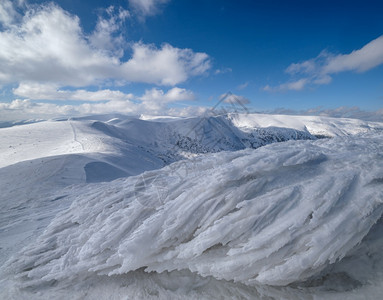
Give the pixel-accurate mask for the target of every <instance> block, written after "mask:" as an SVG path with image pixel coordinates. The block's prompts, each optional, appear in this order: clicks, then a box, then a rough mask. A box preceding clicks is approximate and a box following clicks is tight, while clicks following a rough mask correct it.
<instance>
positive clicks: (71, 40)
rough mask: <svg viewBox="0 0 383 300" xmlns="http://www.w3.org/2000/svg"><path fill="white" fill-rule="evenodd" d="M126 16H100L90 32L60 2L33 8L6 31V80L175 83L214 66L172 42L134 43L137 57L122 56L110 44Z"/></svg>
mask: <svg viewBox="0 0 383 300" xmlns="http://www.w3.org/2000/svg"><path fill="white" fill-rule="evenodd" d="M126 17H127V12H126V11H121V10H119V11H118V17H116V16H113V14H112V12H110V13H109V19H102V18H101V19H99V22H98V25H97V27H96V30H95V32H94V33H93V34H92V35H91V36H89V37H87V36H85V35H84V33H83V31H82V28H81V27H80V20H79V18H78V17H77V16H73V15H71V14H69V13H68V12H66V11H64V10H63V9H62V8H60V7H58V6H57V5H55V4H52V3H51V4H46V5H43V6H39V7H37V8H36V9H33V10H29V11H28V12H27V13H26V14H25V15H24V17H23V19H22V21H21V22H19V23H17V24H16V25H12V26H11V27H9V28H7V29H6V30H4V31H1V32H0V65H1V69H0V84H9V83H20V82H43V83H53V84H57V85H59V86H74V87H81V86H87V85H91V84H100V83H103V82H105V81H106V80H125V81H130V82H145V83H152V84H159V85H175V84H178V83H180V82H183V81H186V80H187V79H189V78H190V77H192V76H196V75H201V74H203V73H205V71H206V70H207V69H209V68H210V61H209V57H208V55H207V54H205V53H195V52H193V51H192V50H190V49H179V48H175V47H172V46H171V45H169V44H164V45H162V47H161V48H157V47H155V46H153V45H145V44H143V43H133V46H132V47H133V48H132V49H133V56H132V57H131V58H130V59H128V60H127V61H122V60H121V59H120V58H121V56H122V53H123V49H122V48H119V49H111V48H109V49H108V46H107V44H108V41H110V40H111V39H112V37H113V34H115V33H116V31H117V26H118V23H119V22H120V21H121V20H122V19H125V18H126ZM115 38H117V39H118V38H119V36H118V35H117V36H115ZM114 41H116V40H114ZM115 45H118V43H115ZM105 50H108V51H105ZM109 50H113V51H109Z"/></svg>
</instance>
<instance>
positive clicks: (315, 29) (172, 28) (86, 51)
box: [0, 0, 383, 118]
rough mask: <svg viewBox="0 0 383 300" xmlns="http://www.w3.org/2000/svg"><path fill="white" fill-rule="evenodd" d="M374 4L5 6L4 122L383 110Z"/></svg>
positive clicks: (129, 1)
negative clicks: (231, 101)
mask: <svg viewBox="0 0 383 300" xmlns="http://www.w3.org/2000/svg"><path fill="white" fill-rule="evenodd" d="M380 2H381V1H351V2H350V1H321V2H316V1H273V0H269V1H266V0H263V1H250V0H238V1H233V0H232V1H229V0H220V1H218V0H217V1H216V0H204V1H203V0H178V1H177V0H116V1H102V0H93V1H91V0H83V1H75V0H58V1H54V2H46V1H41V0H39V1H33V0H28V1H27V0H16V1H9V0H2V1H1V2H0V30H1V32H0V65H1V66H2V68H1V70H0V118H6V117H9V116H11V115H12V116H14V117H15V118H16V117H17V116H19V118H22V117H23V118H25V117H28V116H30V117H36V116H39V115H41V116H44V115H46V116H48V115H53V114H57V115H67V114H87V113H109V112H122V113H130V114H139V113H148V114H181V115H190V114H196V113H200V112H202V111H203V110H204V108H208V107H211V106H213V105H214V104H215V103H216V102H218V101H219V99H220V97H222V95H224V94H225V93H227V92H228V91H230V92H232V93H233V94H234V95H236V96H237V99H240V100H241V101H243V103H246V106H247V107H248V108H249V110H252V111H273V110H281V109H283V110H285V111H297V112H302V111H307V110H310V109H315V110H316V111H318V110H319V108H320V110H321V111H324V110H327V111H332V110H336V111H339V107H343V110H345V111H348V110H349V109H350V108H351V107H354V108H353V110H355V109H356V108H355V107H358V108H359V109H360V110H364V111H380V112H382V111H383V18H382V13H383V4H381V3H380ZM382 114H383V113H382Z"/></svg>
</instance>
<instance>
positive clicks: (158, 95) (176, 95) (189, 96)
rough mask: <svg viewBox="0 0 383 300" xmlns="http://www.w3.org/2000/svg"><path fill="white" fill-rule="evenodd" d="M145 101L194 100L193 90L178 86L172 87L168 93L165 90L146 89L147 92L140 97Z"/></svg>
mask: <svg viewBox="0 0 383 300" xmlns="http://www.w3.org/2000/svg"><path fill="white" fill-rule="evenodd" d="M139 99H140V100H141V101H144V102H157V103H170V102H176V101H190V100H194V99H195V97H194V94H193V92H191V91H189V90H186V89H181V88H178V87H175V88H172V89H170V90H169V91H167V92H166V93H165V92H164V91H163V90H160V89H156V88H153V89H151V90H146V91H145V94H144V95H143V96H142V97H140V98H139Z"/></svg>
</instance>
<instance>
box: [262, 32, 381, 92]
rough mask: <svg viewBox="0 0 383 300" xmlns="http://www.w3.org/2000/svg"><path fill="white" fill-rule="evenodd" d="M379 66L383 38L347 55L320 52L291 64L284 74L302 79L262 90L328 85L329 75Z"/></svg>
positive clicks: (267, 86) (330, 78)
mask: <svg viewBox="0 0 383 300" xmlns="http://www.w3.org/2000/svg"><path fill="white" fill-rule="evenodd" d="M381 64H383V36H380V37H378V38H377V39H375V40H373V41H371V42H369V43H368V44H366V45H365V46H363V47H362V48H361V49H358V50H354V51H352V52H351V53H349V54H338V55H334V54H331V53H329V52H327V51H322V52H321V53H320V54H319V55H318V56H317V57H315V58H312V59H309V60H307V61H304V62H300V63H293V64H291V65H290V66H289V67H288V68H287V69H286V73H288V74H290V75H293V76H303V78H300V79H298V80H295V81H292V82H288V83H284V84H281V85H280V86H278V87H274V88H272V87H270V86H269V85H266V86H265V87H264V88H263V90H265V91H275V90H296V91H298V90H302V89H303V88H304V87H305V86H307V85H309V84H315V85H323V84H329V83H330V82H331V81H332V77H331V75H333V74H336V73H340V72H347V71H355V72H366V71H368V70H371V69H372V68H375V67H377V66H379V65H381Z"/></svg>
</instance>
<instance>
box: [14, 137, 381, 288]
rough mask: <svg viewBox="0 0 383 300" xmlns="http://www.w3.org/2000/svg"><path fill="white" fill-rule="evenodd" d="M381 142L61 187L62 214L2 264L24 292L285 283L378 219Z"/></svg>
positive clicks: (257, 153)
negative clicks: (192, 281) (150, 284)
mask: <svg viewBox="0 0 383 300" xmlns="http://www.w3.org/2000/svg"><path fill="white" fill-rule="evenodd" d="M382 145H383V137H382V136H378V135H366V136H364V137H362V136H358V137H336V138H333V139H325V140H316V141H293V142H285V143H277V144H272V145H269V146H265V147H261V148H258V149H256V150H254V149H247V150H243V151H238V152H221V153H215V154H209V155H206V156H203V157H198V158H196V159H194V160H189V161H180V162H176V163H174V164H171V165H169V166H167V167H165V168H163V169H161V170H155V171H150V172H145V173H143V174H141V175H140V176H135V177H129V178H125V179H118V180H116V181H112V182H109V183H102V184H97V185H94V184H90V185H87V186H86V187H82V188H78V189H75V188H73V189H72V190H71V193H72V196H69V197H73V198H75V200H74V202H73V203H72V205H71V207H70V208H69V209H67V210H66V211H64V212H62V213H60V214H59V215H58V216H57V217H56V218H55V219H54V220H53V221H52V223H51V224H50V225H49V226H48V227H47V229H46V230H45V232H44V233H43V234H42V235H41V236H40V237H39V238H38V239H37V240H36V241H35V242H34V243H33V244H32V245H30V246H28V247H27V248H26V249H23V250H22V251H21V253H19V254H17V255H16V256H15V258H13V259H12V260H11V262H9V263H8V269H11V270H13V272H16V273H17V274H18V276H19V277H20V279H21V280H22V281H24V283H25V284H26V285H27V286H30V285H35V284H43V283H44V282H49V281H52V280H53V281H54V280H61V279H68V278H76V275H78V276H79V275H81V276H88V275H89V276H91V275H93V276H94V275H102V274H107V275H110V276H111V275H114V274H124V273H127V272H130V271H133V270H137V269H141V268H144V269H145V271H148V272H149V271H156V272H163V271H171V270H176V269H177V270H181V269H188V270H190V271H192V272H196V273H198V274H200V275H202V276H209V275H210V276H214V277H215V278H217V279H225V280H233V281H235V282H241V283H245V284H248V285H249V284H250V285H251V284H257V283H260V284H268V285H287V284H289V283H292V282H297V281H302V280H305V279H307V278H309V277H310V276H312V275H315V274H318V273H319V272H320V271H321V270H323V269H324V268H325V267H326V266H328V265H329V264H332V263H334V262H336V261H339V260H341V259H342V258H343V257H344V256H345V255H347V254H348V253H349V252H350V250H351V249H353V248H354V247H355V246H356V245H357V244H358V243H360V242H361V241H362V239H363V238H364V237H365V236H366V235H367V233H368V232H369V231H370V229H371V227H372V226H373V225H374V224H375V223H376V222H377V220H379V218H380V217H381V215H382V212H383V205H382V202H383V188H382V187H383V155H382Z"/></svg>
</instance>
